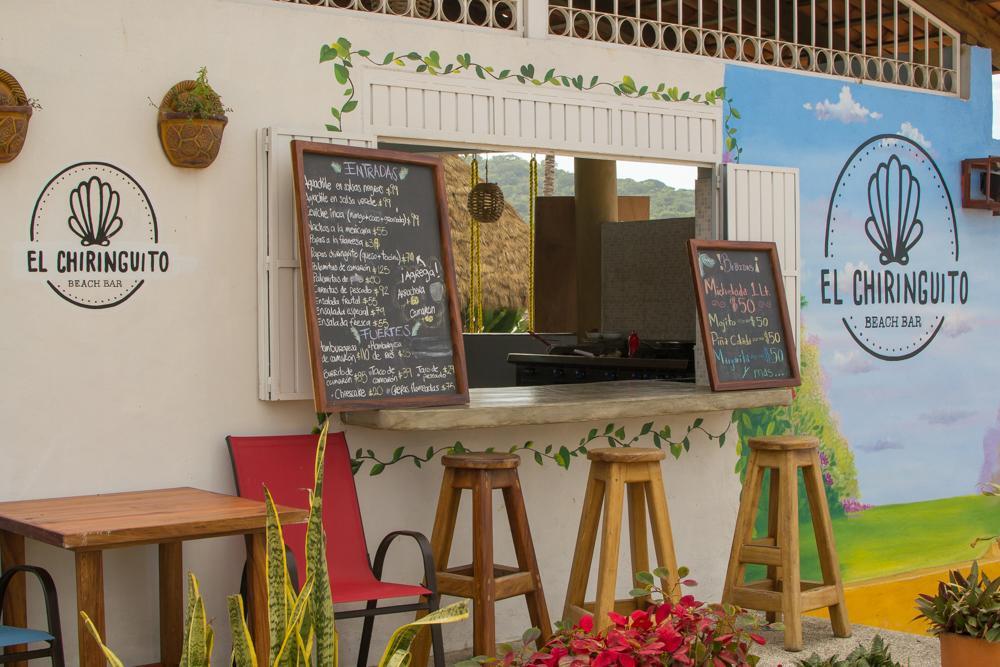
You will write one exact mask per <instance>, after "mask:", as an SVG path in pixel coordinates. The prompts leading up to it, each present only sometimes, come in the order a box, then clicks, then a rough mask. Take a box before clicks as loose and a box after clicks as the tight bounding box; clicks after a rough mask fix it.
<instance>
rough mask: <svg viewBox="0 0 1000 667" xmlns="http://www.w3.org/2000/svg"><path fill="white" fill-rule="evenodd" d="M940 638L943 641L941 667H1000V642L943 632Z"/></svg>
mask: <svg viewBox="0 0 1000 667" xmlns="http://www.w3.org/2000/svg"><path fill="white" fill-rule="evenodd" d="M938 638H939V639H940V640H941V667H967V666H970V665H1000V642H988V641H986V640H985V639H980V638H978V637H969V636H967V635H956V634H954V633H951V632H942V633H941V634H940V635H938Z"/></svg>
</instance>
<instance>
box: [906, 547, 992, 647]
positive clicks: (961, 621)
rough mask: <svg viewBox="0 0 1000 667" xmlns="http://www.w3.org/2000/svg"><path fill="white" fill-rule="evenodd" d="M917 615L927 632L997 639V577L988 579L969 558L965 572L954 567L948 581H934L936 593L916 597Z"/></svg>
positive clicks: (977, 564) (989, 639) (987, 639)
mask: <svg viewBox="0 0 1000 667" xmlns="http://www.w3.org/2000/svg"><path fill="white" fill-rule="evenodd" d="M917 609H918V610H919V611H920V614H919V615H918V616H917V618H920V617H923V618H926V619H927V620H928V621H929V622H930V625H931V628H930V630H931V633H932V634H935V635H938V634H942V633H946V632H950V633H954V634H956V635H966V636H969V637H977V638H981V639H985V640H986V641H989V642H997V641H1000V579H992V580H991V579H990V578H989V576H988V575H987V574H986V573H985V572H983V571H982V570H980V569H979V563H977V562H973V563H972V569H971V570H970V571H969V575H968V576H963V575H962V573H961V572H959V571H958V570H952V571H951V572H949V573H948V581H941V582H938V590H937V594H936V595H928V594H927V593H921V594H920V597H918V598H917Z"/></svg>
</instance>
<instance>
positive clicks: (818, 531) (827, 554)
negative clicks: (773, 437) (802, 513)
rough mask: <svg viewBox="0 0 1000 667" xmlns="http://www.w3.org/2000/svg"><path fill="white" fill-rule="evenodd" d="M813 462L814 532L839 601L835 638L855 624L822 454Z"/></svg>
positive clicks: (809, 480) (834, 610)
mask: <svg viewBox="0 0 1000 667" xmlns="http://www.w3.org/2000/svg"><path fill="white" fill-rule="evenodd" d="M813 458H814V461H813V464H812V465H810V466H807V467H805V468H803V469H802V475H803V476H804V477H805V483H806V497H807V498H808V499H809V511H810V513H811V514H812V523H813V532H814V534H815V535H816V550H817V551H818V552H819V566H820V569H821V570H822V572H823V583H824V584H827V585H829V586H836V588H837V604H835V605H833V606H832V607H830V622H831V624H832V625H833V635H834V636H835V637H850V636H851V624H850V622H849V621H848V619H847V605H846V604H844V586H843V583H842V582H841V580H840V562H839V559H838V558H837V548H836V546H835V545H834V542H833V525H832V524H831V522H830V508H829V507H827V504H826V494H825V493H824V492H823V477H822V474H821V472H820V463H819V456H816V455H814V457H813Z"/></svg>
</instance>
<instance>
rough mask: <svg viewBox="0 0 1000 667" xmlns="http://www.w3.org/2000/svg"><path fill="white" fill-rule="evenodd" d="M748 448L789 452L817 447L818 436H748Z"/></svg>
mask: <svg viewBox="0 0 1000 667" xmlns="http://www.w3.org/2000/svg"><path fill="white" fill-rule="evenodd" d="M747 442H748V443H749V445H750V449H758V450H761V451H767V452H789V451H797V450H800V449H819V438H814V437H812V436H808V435H769V436H767V437H764V438H750V439H749V440H748V441H747Z"/></svg>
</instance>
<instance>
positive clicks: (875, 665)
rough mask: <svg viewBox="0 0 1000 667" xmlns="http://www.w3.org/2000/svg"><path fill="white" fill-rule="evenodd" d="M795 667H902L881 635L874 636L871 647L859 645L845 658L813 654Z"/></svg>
mask: <svg viewBox="0 0 1000 667" xmlns="http://www.w3.org/2000/svg"><path fill="white" fill-rule="evenodd" d="M795 664H796V667H902V665H901V664H900V663H898V662H896V661H895V660H893V659H892V655H891V654H890V653H889V644H887V643H886V641H885V640H884V639H882V635H875V637H874V638H873V639H872V643H871V646H866V645H864V644H859V645H858V647H857V648H856V649H854V650H853V651H851V652H850V653H849V654H848V655H847V657H845V658H840V657H838V656H836V655H835V656H833V657H830V658H821V657H819V655H818V654H816V653H813V654H812V655H811V656H809V657H808V658H806V659H805V660H799V661H798V662H796V663H795Z"/></svg>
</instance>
